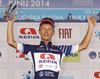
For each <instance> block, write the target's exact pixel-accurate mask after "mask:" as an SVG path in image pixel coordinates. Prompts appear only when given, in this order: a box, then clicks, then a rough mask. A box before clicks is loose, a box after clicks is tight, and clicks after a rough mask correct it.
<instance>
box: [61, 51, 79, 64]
mask: <svg viewBox="0 0 100 79" xmlns="http://www.w3.org/2000/svg"><path fill="white" fill-rule="evenodd" d="M63 62H80V52H77V53H74V54H69V55H68V56H66V57H64V59H63Z"/></svg>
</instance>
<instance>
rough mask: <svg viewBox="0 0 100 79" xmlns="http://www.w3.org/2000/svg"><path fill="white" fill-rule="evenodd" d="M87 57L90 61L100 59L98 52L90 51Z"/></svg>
mask: <svg viewBox="0 0 100 79" xmlns="http://www.w3.org/2000/svg"><path fill="white" fill-rule="evenodd" d="M89 57H90V58H91V59H96V58H99V59H100V52H95V51H91V52H90V53H89Z"/></svg>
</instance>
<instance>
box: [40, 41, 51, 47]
mask: <svg viewBox="0 0 100 79" xmlns="http://www.w3.org/2000/svg"><path fill="white" fill-rule="evenodd" d="M40 46H43V47H51V46H52V42H51V41H50V42H48V43H47V44H45V42H44V41H41V42H40Z"/></svg>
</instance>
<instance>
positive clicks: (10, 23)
mask: <svg viewBox="0 0 100 79" xmlns="http://www.w3.org/2000/svg"><path fill="white" fill-rule="evenodd" d="M3 16H4V13H3ZM16 17H17V16H16V15H15V17H14V19H13V20H9V19H6V20H7V21H8V27H7V43H8V44H9V45H10V46H12V47H14V48H17V43H16V41H15V40H14V36H13V23H14V21H15V20H16Z"/></svg>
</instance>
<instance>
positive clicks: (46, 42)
mask: <svg viewBox="0 0 100 79" xmlns="http://www.w3.org/2000/svg"><path fill="white" fill-rule="evenodd" d="M41 41H43V40H41ZM43 42H45V44H48V42H51V41H43Z"/></svg>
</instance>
